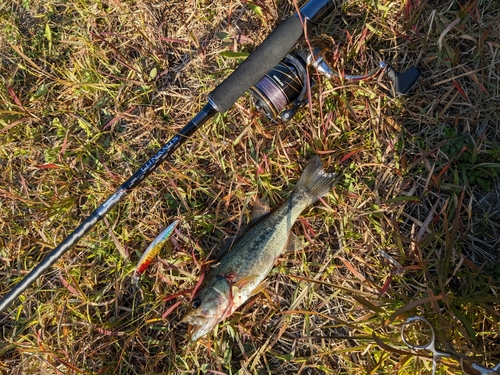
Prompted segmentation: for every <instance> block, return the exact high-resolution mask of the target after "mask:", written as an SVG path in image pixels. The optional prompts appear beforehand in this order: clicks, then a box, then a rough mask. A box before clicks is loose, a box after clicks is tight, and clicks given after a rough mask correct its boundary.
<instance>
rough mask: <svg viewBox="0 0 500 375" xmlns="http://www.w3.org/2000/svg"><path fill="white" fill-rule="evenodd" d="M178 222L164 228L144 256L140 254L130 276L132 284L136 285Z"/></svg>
mask: <svg viewBox="0 0 500 375" xmlns="http://www.w3.org/2000/svg"><path fill="white" fill-rule="evenodd" d="M179 222H180V220H175V221H174V222H173V223H172V224H170V225H169V226H168V227H166V228H165V229H164V230H163V232H161V233H160V234H159V235H158V237H156V238H155V239H154V241H153V242H151V244H149V246H148V248H147V249H146V251H145V252H144V254H142V257H141V259H139V262H138V263H137V266H136V267H135V271H134V275H133V276H132V282H133V283H134V284H135V285H138V283H139V279H140V277H141V275H142V274H143V273H144V271H146V269H147V268H148V267H149V265H150V264H151V262H152V261H153V259H154V257H155V256H156V255H158V253H159V252H160V250H161V249H162V247H163V245H165V242H167V240H168V239H169V238H170V236H171V235H172V233H173V232H174V229H175V228H176V227H177V224H179Z"/></svg>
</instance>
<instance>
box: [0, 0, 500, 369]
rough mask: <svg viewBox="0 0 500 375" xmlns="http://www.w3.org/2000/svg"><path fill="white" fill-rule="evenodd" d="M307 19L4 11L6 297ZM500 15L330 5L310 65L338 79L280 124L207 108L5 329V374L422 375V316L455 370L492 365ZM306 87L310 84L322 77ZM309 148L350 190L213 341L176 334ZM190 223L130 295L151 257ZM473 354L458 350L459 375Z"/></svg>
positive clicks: (187, 9) (143, 11)
mask: <svg viewBox="0 0 500 375" xmlns="http://www.w3.org/2000/svg"><path fill="white" fill-rule="evenodd" d="M301 4H302V2H299V3H298V4H297V3H295V2H294V1H292V0H279V1H276V2H275V1H269V0H261V1H221V0H214V1H203V0H202V1H191V0H189V1H185V2H173V1H159V0H158V1H157V0H151V1H143V0H135V1H132V0H127V1H123V0H102V1H97V2H94V1H89V0H80V1H75V2H66V1H61V0H45V1H39V0H24V1H19V0H5V1H3V2H2V4H1V5H0V22H1V24H0V26H1V27H0V57H1V61H2V63H1V65H0V77H1V78H2V84H1V87H0V114H1V116H0V144H1V147H0V173H1V175H2V176H3V178H2V181H3V183H2V184H1V185H0V295H5V294H6V293H7V292H9V291H10V290H11V289H12V288H13V287H14V286H15V285H16V284H17V283H18V282H20V281H21V280H22V279H23V277H24V276H25V275H26V274H27V273H28V272H29V270H31V269H32V268H33V267H34V266H35V265H37V264H38V263H39V262H40V261H41V260H42V259H43V258H44V257H45V255H47V254H48V253H49V252H50V251H51V250H52V249H53V248H54V247H55V246H57V245H58V244H59V243H60V242H61V241H62V240H63V239H64V238H65V237H66V236H68V235H69V234H70V233H71V232H72V231H73V230H74V229H75V228H76V227H77V226H78V224H79V223H80V222H81V221H82V220H84V219H85V218H86V217H88V216H89V215H90V214H91V213H92V211H93V210H94V209H95V208H97V207H98V206H99V205H100V204H101V203H102V202H104V201H105V200H106V199H107V198H108V197H109V196H110V195H111V194H112V193H113V192H114V191H115V190H116V189H117V188H118V187H119V186H120V184H121V183H123V182H124V181H125V180H126V179H127V178H128V177H129V176H131V175H132V174H133V173H134V172H135V171H136V170H137V169H139V168H140V167H141V166H142V165H143V164H144V163H145V162H146V161H147V160H148V159H149V158H150V157H151V156H152V155H153V154H154V153H155V152H156V151H157V150H158V149H159V148H160V147H161V146H162V145H163V144H165V143H166V142H167V141H168V140H169V139H170V138H171V137H172V136H174V135H175V134H176V132H177V131H178V130H180V129H181V128H182V127H183V126H184V125H185V124H186V123H187V122H188V121H189V120H190V119H191V118H192V117H193V116H194V115H196V114H197V113H198V111H199V110H200V108H201V107H202V106H203V105H204V104H205V103H206V102H207V97H208V94H209V93H210V92H211V91H212V90H213V89H214V88H215V87H217V85H218V84H219V83H221V82H222V81H223V80H224V78H225V77H227V76H228V75H229V74H230V73H231V72H232V71H234V69H235V68H236V67H237V66H239V64H240V63H241V62H242V61H243V60H244V59H245V58H246V57H247V56H248V54H249V53H251V52H252V51H253V50H254V49H255V48H256V46H258V45H259V44H260V43H262V41H264V40H265V38H266V36H267V35H269V33H270V32H271V31H272V30H273V29H275V28H276V27H277V25H279V24H280V23H281V22H283V20H284V19H285V18H286V17H288V16H290V15H291V14H293V13H294V12H295V11H296V10H295V9H296V6H297V5H301ZM499 14H500V4H499V2H498V1H491V0H489V1H488V0H486V1H483V0H481V1H477V0H475V1H470V2H467V1H465V0H461V1H454V0H452V1H449V0H447V1H439V2H438V1H419V0H413V1H410V0H407V1H401V2H400V1H391V0H387V1H383V0H381V1H378V2H376V1H368V0H352V1H346V2H345V3H344V4H339V6H338V11H336V12H334V13H332V14H331V15H329V16H328V17H327V18H326V19H325V20H324V21H323V22H322V23H321V24H320V25H318V26H317V27H315V28H313V29H312V30H310V32H309V34H308V36H307V38H306V40H301V41H300V42H299V43H298V46H297V47H296V50H297V49H306V50H307V49H308V48H309V46H314V47H318V48H322V49H324V51H325V58H326V61H327V62H328V64H329V65H330V67H331V68H332V70H333V71H335V72H337V73H339V75H340V76H342V75H343V74H364V73H366V72H368V71H371V70H372V69H373V68H375V67H376V66H377V64H378V63H379V62H380V61H381V60H383V61H385V62H387V63H390V64H391V65H392V66H393V67H394V68H395V69H397V70H399V71H405V70H407V69H409V68H410V67H411V66H416V67H418V69H419V70H420V71H421V77H420V80H419V81H418V83H417V85H416V86H415V87H414V89H413V90H412V91H411V92H409V93H408V94H407V95H406V96H401V97H393V96H392V95H390V92H391V87H390V83H389V81H388V79H387V76H386V75H385V74H384V73H383V72H381V73H378V74H376V75H375V76H373V77H372V78H371V79H367V80H362V81H355V82H352V81H347V80H345V79H342V78H333V79H331V80H327V79H326V78H324V77H320V78H316V84H315V85H314V86H313V87H312V89H311V91H310V100H309V103H308V105H306V106H304V107H303V108H302V109H300V110H299V112H298V113H297V115H296V116H295V117H294V118H293V119H292V120H291V121H288V122H284V121H281V120H270V119H268V118H266V117H265V116H263V115H262V114H260V113H259V112H258V111H257V110H256V108H255V106H254V105H253V104H252V101H251V99H250V98H249V96H248V95H244V96H243V97H242V98H240V99H239V100H238V101H237V102H236V103H235V105H234V106H233V107H232V108H231V109H230V110H229V111H228V112H226V113H224V114H218V115H216V116H215V117H214V118H213V119H212V120H211V121H209V122H208V123H206V124H205V125H204V126H203V127H202V128H201V129H199V130H198V131H197V132H196V133H195V134H194V135H193V136H192V137H191V138H189V139H188V140H187V141H186V142H185V143H184V144H183V145H182V146H181V147H180V148H179V149H178V150H177V151H176V152H175V153H174V155H173V156H172V157H170V158H169V159H168V160H167V161H166V162H165V163H163V164H162V165H161V166H160V167H159V168H158V169H157V170H156V171H155V172H154V173H153V174H151V175H150V176H149V177H148V178H147V179H146V180H144V181H143V182H142V183H141V184H140V185H139V186H138V187H137V188H135V189H134V190H132V191H131V192H130V193H129V194H128V196H127V197H126V198H125V199H124V200H123V201H122V202H121V203H119V204H118V205H117V206H116V207H115V208H114V209H113V210H112V211H111V212H110V213H108V214H107V215H106V217H105V218H104V219H103V220H102V221H100V222H99V223H98V224H97V225H96V226H95V228H93V229H92V230H91V231H90V232H89V233H88V234H87V235H86V236H84V238H83V239H82V240H81V241H80V242H79V243H78V244H76V245H75V246H74V247H73V248H72V249H70V250H69V251H68V252H67V253H65V254H64V255H63V256H62V257H61V259H60V260H59V261H58V262H57V263H56V264H55V265H54V266H53V267H51V268H50V270H49V271H47V272H45V273H44V274H43V275H42V276H41V277H40V278H38V279H37V280H36V281H35V282H34V283H33V284H32V286H31V287H30V288H28V289H27V290H26V291H25V292H24V293H23V294H22V295H21V297H20V298H19V299H17V300H16V301H15V302H14V303H12V304H11V305H10V306H9V307H7V309H6V310H5V311H4V312H2V313H1V314H0V325H1V335H2V336H1V341H0V371H1V372H2V373H3V374H40V373H43V374H78V373H84V374H159V373H165V374H198V373H214V374H237V373H238V374H292V373H301V374H420V373H430V371H431V364H432V362H431V361H430V353H429V352H428V351H423V352H418V353H416V354H418V355H416V354H415V353H412V352H411V351H410V350H409V349H408V348H407V347H406V346H405V345H404V344H403V343H402V341H401V338H400V335H399V330H400V328H401V326H402V324H403V322H404V321H405V319H406V318H408V317H410V316H415V315H418V316H422V317H425V318H427V319H428V320H429V322H430V323H431V324H432V326H433V327H434V328H435V329H436V337H437V346H438V347H439V348H440V349H441V350H445V351H452V352H453V353H454V356H453V358H450V359H444V360H443V361H442V362H441V363H440V364H438V366H437V373H438V374H457V373H458V374H460V373H474V372H473V371H474V370H471V369H470V363H472V360H470V358H473V360H474V361H476V362H477V363H479V364H481V365H483V366H489V367H490V368H491V367H493V366H494V365H496V364H497V363H498V362H500V339H499V333H498V332H499V320H500V302H499V297H498V293H499V292H500V290H499V285H500V284H499V281H500V266H499V265H498V264H499V263H498V262H499V259H500V239H499V238H500V237H499V232H500V225H499V222H500V209H499V207H500V181H499V179H498V172H499V170H500V134H499V128H498V124H499V123H500V112H499V111H498V108H499V106H500V82H499V80H500V68H499V67H500V61H499V59H500V39H499V38H500V26H499V25H500V19H499V16H498V15H499ZM310 73H311V74H312V75H314V70H313V69H311V70H310ZM315 154H319V155H320V156H321V158H322V160H323V164H324V165H325V168H326V169H327V170H328V171H334V172H337V173H340V174H342V177H341V179H340V180H339V182H338V184H337V185H336V187H335V188H334V189H333V190H332V192H331V193H329V194H328V195H327V196H325V197H324V198H323V199H322V200H321V201H320V202H319V203H318V204H316V205H314V206H312V207H310V208H309V209H307V210H306V211H305V212H304V213H303V214H302V216H301V217H300V219H299V220H298V221H297V223H296V225H295V226H294V229H293V232H294V233H295V234H296V235H297V237H298V238H299V240H300V241H301V243H302V245H303V246H301V247H300V248H299V249H297V250H296V251H292V252H287V253H286V254H284V255H283V256H282V257H281V258H280V259H278V260H277V262H276V264H275V267H274V268H273V270H272V272H271V274H270V275H269V277H268V283H269V284H268V287H267V288H266V289H265V290H264V291H263V292H261V293H259V294H258V295H256V296H254V297H252V298H251V299H250V300H249V301H248V303H246V304H245V305H244V306H243V307H242V308H240V309H239V310H238V311H237V312H236V313H235V314H233V315H232V316H231V317H230V318H228V319H226V320H225V321H224V322H223V323H221V324H219V326H218V327H217V328H216V329H215V330H214V331H213V332H212V333H210V334H209V335H207V336H206V337H205V338H203V339H201V340H199V341H198V342H196V343H190V341H189V336H188V326H187V325H185V324H183V323H180V319H181V318H182V315H183V313H184V311H185V309H186V306H187V304H188V303H189V300H190V297H191V291H192V289H193V288H194V287H195V285H196V283H197V281H198V279H199V277H200V272H201V268H202V267H203V265H204V263H205V262H206V261H207V260H208V259H210V254H211V253H214V252H215V253H217V251H218V250H217V249H218V248H219V247H220V246H221V243H222V242H223V241H224V239H226V238H228V237H231V236H234V235H237V234H238V233H239V232H241V231H242V230H244V227H245V225H246V224H247V223H248V222H249V220H250V216H251V209H252V206H253V204H254V202H255V200H256V199H257V198H260V197H267V198H268V199H269V201H270V205H271V207H277V206H278V205H279V204H280V203H281V202H283V201H284V200H285V199H286V198H287V197H288V196H289V194H290V192H291V191H292V189H293V186H294V184H295V183H296V181H297V179H298V177H299V175H300V173H301V171H302V169H303V167H304V165H305V164H306V162H307V160H309V159H310V157H311V156H312V155H315ZM175 219H180V220H181V223H180V224H179V227H178V229H177V230H176V232H175V233H174V235H173V236H172V240H171V243H170V244H169V245H168V246H166V247H165V248H164V249H162V250H161V252H160V254H159V256H158V257H157V259H156V260H155V262H153V264H152V265H151V266H150V268H149V269H148V270H147V271H146V273H145V274H144V276H143V277H142V279H141V280H140V285H141V288H142V294H141V293H140V292H139V291H137V290H136V289H134V287H133V286H132V285H131V276H132V274H133V270H134V267H135V265H136V263H137V261H138V260H139V258H140V256H141V254H142V252H143V251H144V250H145V249H146V247H147V246H148V244H149V243H150V242H151V241H153V239H154V238H155V237H156V236H157V235H158V234H159V233H160V231H161V230H162V229H163V228H164V227H166V226H167V225H169V224H170V223H172V222H173V221H174V220H175ZM460 356H467V357H468V358H467V359H465V361H464V364H465V366H467V364H469V370H467V369H466V370H465V372H464V370H463V369H462V368H461V366H460V363H459V361H458V360H457V359H458V358H459V357H460Z"/></svg>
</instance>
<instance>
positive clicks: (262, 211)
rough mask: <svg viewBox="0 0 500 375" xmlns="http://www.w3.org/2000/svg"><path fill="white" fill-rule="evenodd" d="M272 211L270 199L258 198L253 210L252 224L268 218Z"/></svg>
mask: <svg viewBox="0 0 500 375" xmlns="http://www.w3.org/2000/svg"><path fill="white" fill-rule="evenodd" d="M269 212H271V209H270V208H269V199H267V198H257V200H256V201H255V203H254V205H253V208H252V220H251V221H250V224H254V223H255V222H257V221H258V220H260V219H262V218H263V217H264V216H266V215H267V214H268V213H269Z"/></svg>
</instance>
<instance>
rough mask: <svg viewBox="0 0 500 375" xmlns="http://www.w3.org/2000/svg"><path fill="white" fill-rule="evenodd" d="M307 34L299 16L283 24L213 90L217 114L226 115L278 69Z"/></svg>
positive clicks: (211, 97)
mask: <svg viewBox="0 0 500 375" xmlns="http://www.w3.org/2000/svg"><path fill="white" fill-rule="evenodd" d="M302 34H303V28H302V22H301V21H300V19H299V18H298V17H296V16H292V17H289V18H287V19H286V20H285V21H283V22H282V23H281V24H280V25H279V26H278V27H277V28H276V29H274V31H273V32H272V33H271V34H269V36H268V37H267V38H266V39H265V40H264V41H263V42H262V44H261V45H259V46H258V47H257V48H256V49H255V50H254V51H253V52H252V53H251V54H250V56H248V58H247V59H246V60H245V61H243V62H242V63H241V64H240V65H239V66H238V68H236V70H235V71H234V72H233V73H231V75H230V76H229V77H227V78H226V79H225V80H224V82H222V83H221V84H220V85H219V86H217V87H216V88H215V90H213V91H212V92H211V93H210V95H209V98H210V101H211V103H212V105H213V106H214V107H215V108H216V109H217V111H219V112H221V113H223V112H226V111H227V110H228V109H229V108H231V107H232V105H233V104H234V103H235V102H236V100H238V98H239V97H241V96H243V94H245V92H247V91H248V90H249V89H250V87H252V86H253V85H254V84H256V83H257V82H258V81H259V80H260V79H261V78H262V77H264V75H265V74H266V73H267V72H269V71H270V70H271V69H272V68H274V67H275V66H276V65H277V64H278V63H279V62H280V61H281V60H282V59H283V58H284V57H285V56H286V54H287V53H288V52H290V50H291V49H292V48H293V46H294V45H295V43H297V41H298V40H299V38H300V37H301V36H302Z"/></svg>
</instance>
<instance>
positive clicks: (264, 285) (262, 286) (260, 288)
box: [250, 280, 269, 296]
mask: <svg viewBox="0 0 500 375" xmlns="http://www.w3.org/2000/svg"><path fill="white" fill-rule="evenodd" d="M268 286H269V283H268V282H267V281H266V280H264V281H262V282H261V283H259V285H257V286H256V287H255V289H254V290H252V291H251V292H250V296H255V295H256V294H259V293H260V292H262V291H263V290H264V289H266V288H267V287H268Z"/></svg>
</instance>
